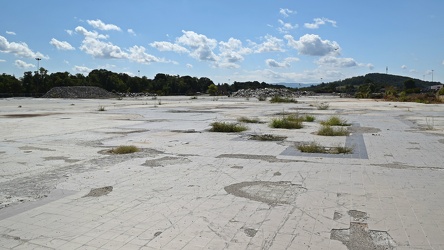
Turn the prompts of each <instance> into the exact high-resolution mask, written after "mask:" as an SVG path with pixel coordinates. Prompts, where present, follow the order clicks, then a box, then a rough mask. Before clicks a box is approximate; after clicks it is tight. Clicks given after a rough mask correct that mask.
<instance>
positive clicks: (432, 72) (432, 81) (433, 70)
mask: <svg viewBox="0 0 444 250" xmlns="http://www.w3.org/2000/svg"><path fill="white" fill-rule="evenodd" d="M433 71H435V70H433V69H432V82H433Z"/></svg>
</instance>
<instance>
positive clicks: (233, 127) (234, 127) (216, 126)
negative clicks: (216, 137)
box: [210, 122, 248, 133]
mask: <svg viewBox="0 0 444 250" xmlns="http://www.w3.org/2000/svg"><path fill="white" fill-rule="evenodd" d="M211 127H212V128H211V129H210V131H211V132H225V133H230V132H242V131H245V130H247V129H248V128H247V127H246V126H244V125H241V124H238V123H228V122H213V123H211Z"/></svg>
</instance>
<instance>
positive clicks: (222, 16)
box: [0, 0, 444, 83]
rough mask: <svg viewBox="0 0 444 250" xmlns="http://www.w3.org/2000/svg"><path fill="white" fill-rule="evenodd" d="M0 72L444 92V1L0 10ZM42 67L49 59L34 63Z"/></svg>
mask: <svg viewBox="0 0 444 250" xmlns="http://www.w3.org/2000/svg"><path fill="white" fill-rule="evenodd" d="M1 6H2V11H1V15H0V73H7V74H13V75H15V76H16V77H21V76H23V73H24V72H25V71H35V70H36V68H37V63H39V65H40V67H44V68H45V69H47V70H48V71H49V73H53V72H64V71H68V72H70V73H71V74H77V73H82V74H85V75H86V74H88V73H89V71H91V70H93V69H100V68H103V69H107V70H110V71H114V72H119V73H127V74H130V75H133V76H137V75H140V76H147V77H148V78H153V77H154V76H155V75H156V74H157V73H166V74H171V75H190V76H196V77H209V78H210V79H212V80H213V81H214V82H215V83H224V82H227V83H232V82H233V81H255V80H257V81H265V82H267V83H282V82H287V83H289V82H297V83H319V82H321V81H324V82H329V81H335V80H339V79H345V78H348V77H352V76H359V75H364V74H367V73H372V72H379V73H385V72H386V67H388V72H389V73H390V74H397V75H405V76H410V77H414V78H418V79H425V80H429V81H430V80H432V76H433V80H434V81H441V82H444V49H443V46H444V29H443V25H444V15H443V10H444V1H442V0H424V1H419V0H390V1H386V0H374V1H356V0H338V1H331V0H318V1H316V0H310V1H309V0H298V1H295V0H254V1H253V0H223V1H222V0H162V1H161V0H144V1H142V0H131V1H117V0H77V1H60V0H45V1H31V0H14V1H2V4H1ZM35 58H41V59H42V60H41V61H39V62H37V60H36V59H35Z"/></svg>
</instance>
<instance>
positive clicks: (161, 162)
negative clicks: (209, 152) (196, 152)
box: [142, 156, 191, 168]
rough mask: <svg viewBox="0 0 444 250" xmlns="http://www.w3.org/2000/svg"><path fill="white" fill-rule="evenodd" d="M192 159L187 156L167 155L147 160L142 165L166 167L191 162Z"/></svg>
mask: <svg viewBox="0 0 444 250" xmlns="http://www.w3.org/2000/svg"><path fill="white" fill-rule="evenodd" d="M190 162H191V161H190V160H189V159H188V158H185V157H173V156H165V157H162V158H159V159H153V160H146V161H145V163H144V164H142V166H147V167H152V168H153V167H165V166H166V165H176V164H183V163H190Z"/></svg>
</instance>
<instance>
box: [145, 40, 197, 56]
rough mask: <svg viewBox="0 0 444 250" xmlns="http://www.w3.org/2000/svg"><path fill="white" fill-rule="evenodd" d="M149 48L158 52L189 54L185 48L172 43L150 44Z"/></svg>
mask: <svg viewBox="0 0 444 250" xmlns="http://www.w3.org/2000/svg"><path fill="white" fill-rule="evenodd" d="M150 46H151V47H153V48H156V49H158V50H159V51H173V52H177V53H189V51H188V50H187V49H186V48H184V47H182V46H180V45H178V44H174V43H170V42H153V43H150Z"/></svg>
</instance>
